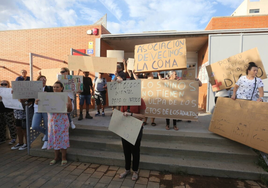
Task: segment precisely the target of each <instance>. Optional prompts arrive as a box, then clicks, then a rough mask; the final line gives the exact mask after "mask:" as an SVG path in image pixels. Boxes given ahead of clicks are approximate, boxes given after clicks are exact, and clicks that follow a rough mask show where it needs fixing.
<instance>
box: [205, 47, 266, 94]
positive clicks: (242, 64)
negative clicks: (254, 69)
mask: <svg viewBox="0 0 268 188" xmlns="http://www.w3.org/2000/svg"><path fill="white" fill-rule="evenodd" d="M249 62H255V63H256V64H257V66H258V67H259V71H258V75H257V76H258V77H259V78H261V79H266V78H267V76H266V72H265V69H264V67H263V64H262V61H261V58H260V55H259V52H258V49H257V48H253V49H251V50H247V51H245V52H242V53H240V54H236V55H234V56H231V57H229V58H226V59H224V60H221V61H218V62H216V63H213V64H211V65H208V66H207V67H206V68H207V72H208V76H209V82H210V83H211V85H212V90H213V91H219V90H223V89H228V88H232V87H234V85H235V83H236V82H237V80H238V79H239V77H240V76H241V75H245V74H246V69H247V67H248V63H249Z"/></svg>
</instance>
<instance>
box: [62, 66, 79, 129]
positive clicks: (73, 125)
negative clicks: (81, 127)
mask: <svg viewBox="0 0 268 188" xmlns="http://www.w3.org/2000/svg"><path fill="white" fill-rule="evenodd" d="M60 74H61V75H70V70H69V69H68V68H66V67H62V68H61V71H60ZM74 95H75V94H74V92H68V97H70V99H71V101H72V104H73V101H74ZM68 118H69V121H70V125H71V127H72V129H75V124H74V122H73V120H72V118H71V113H68Z"/></svg>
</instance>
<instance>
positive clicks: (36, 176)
mask: <svg viewBox="0 0 268 188" xmlns="http://www.w3.org/2000/svg"><path fill="white" fill-rule="evenodd" d="M50 160H51V159H47V158H38V157H31V156H28V155H27V152H26V150H24V151H18V150H15V151H11V150H10V146H9V145H8V144H7V143H5V144H1V145H0V187H1V188H2V187H4V188H10V187H20V188H23V187H30V188H33V187H42V188H46V187H47V188H50V187H96V188H97V187H107V188H119V187H122V188H130V187H134V188H154V187H156V188H164V187H166V188H173V187H176V188H218V187H219V188H235V187H240V188H242V187H246V188H247V187H248V188H250V187H252V188H264V187H265V186H264V185H262V184H261V183H260V182H257V181H246V180H235V179H225V178H215V177H200V176H190V175H185V174H169V173H165V172H158V171H149V170H142V169H141V170H140V178H139V180H138V181H137V182H134V181H132V180H131V176H128V177H126V178H125V179H119V178H118V174H120V173H121V172H123V171H124V169H122V168H119V167H116V166H106V165H100V164H90V163H80V162H72V161H69V163H68V165H66V166H64V167H61V166H60V163H58V164H56V165H54V166H49V165H48V164H49V162H50Z"/></svg>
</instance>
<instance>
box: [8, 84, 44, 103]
mask: <svg viewBox="0 0 268 188" xmlns="http://www.w3.org/2000/svg"><path fill="white" fill-rule="evenodd" d="M11 83H12V90H13V99H32V98H34V99H36V98H37V97H38V92H42V91H43V82H42V81H12V82H11Z"/></svg>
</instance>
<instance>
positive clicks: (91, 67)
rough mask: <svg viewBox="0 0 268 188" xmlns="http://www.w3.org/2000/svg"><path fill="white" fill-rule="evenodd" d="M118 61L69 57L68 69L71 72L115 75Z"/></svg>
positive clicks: (101, 58)
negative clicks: (79, 70)
mask: <svg viewBox="0 0 268 188" xmlns="http://www.w3.org/2000/svg"><path fill="white" fill-rule="evenodd" d="M116 66H117V59H116V58H108V57H90V56H71V55H70V56H69V57H68V68H69V69H70V70H77V69H81V70H82V71H89V72H101V73H111V74H114V73H115V71H116V70H117V67H116Z"/></svg>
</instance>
